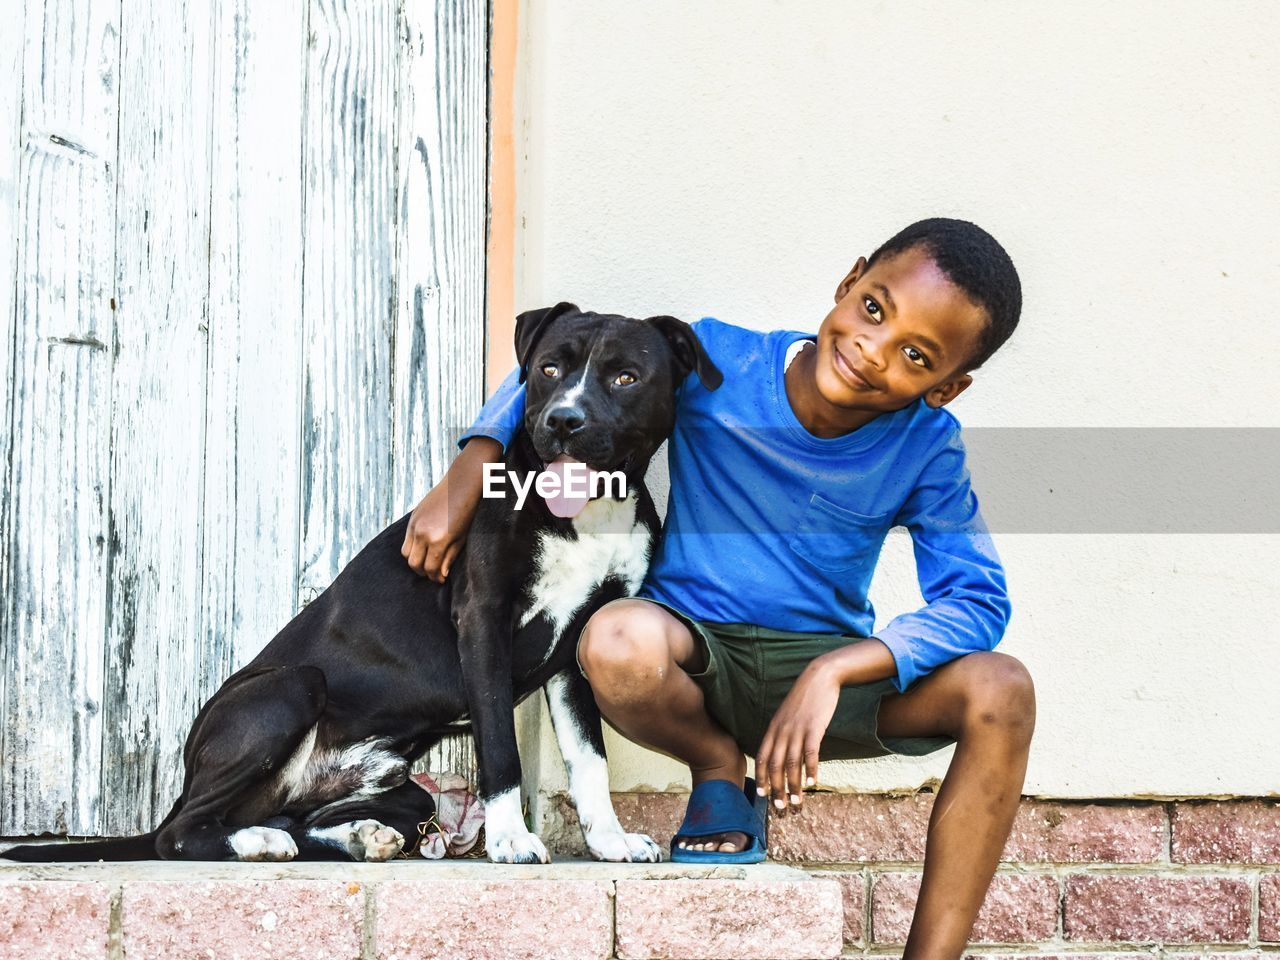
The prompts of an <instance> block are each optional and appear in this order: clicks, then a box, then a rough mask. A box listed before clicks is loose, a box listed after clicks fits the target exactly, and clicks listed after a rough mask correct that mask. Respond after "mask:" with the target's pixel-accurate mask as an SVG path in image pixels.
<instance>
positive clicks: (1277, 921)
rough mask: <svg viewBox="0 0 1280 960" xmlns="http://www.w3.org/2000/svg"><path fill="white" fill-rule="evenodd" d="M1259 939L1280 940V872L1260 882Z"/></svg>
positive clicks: (1269, 875)
mask: <svg viewBox="0 0 1280 960" xmlns="http://www.w3.org/2000/svg"><path fill="white" fill-rule="evenodd" d="M1258 939H1259V940H1267V941H1270V942H1272V943H1274V942H1276V941H1280V873H1270V874H1267V875H1266V876H1264V877H1263V878H1262V879H1261V880H1260V881H1259V882H1258Z"/></svg>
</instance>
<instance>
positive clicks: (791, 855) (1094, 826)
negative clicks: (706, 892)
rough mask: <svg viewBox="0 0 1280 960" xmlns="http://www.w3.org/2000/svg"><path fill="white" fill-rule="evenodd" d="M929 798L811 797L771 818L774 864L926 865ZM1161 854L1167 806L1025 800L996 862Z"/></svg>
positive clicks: (1143, 858)
mask: <svg viewBox="0 0 1280 960" xmlns="http://www.w3.org/2000/svg"><path fill="white" fill-rule="evenodd" d="M932 809H933V795H932V794H927V793H922V794H916V795H914V796H907V797H888V796H883V795H879V794H856V793H837V794H816V795H814V796H811V797H809V798H808V799H807V800H806V801H805V808H804V813H802V814H800V815H798V816H787V817H778V818H770V821H769V855H770V856H771V857H772V858H773V859H774V860H784V861H792V862H805V861H809V862H816V863H874V862H885V861H888V862H907V863H911V862H916V863H919V862H921V861H923V860H924V847H925V839H926V837H927V835H928V830H929V814H930V813H931V811H932ZM1163 851H1164V808H1163V807H1162V806H1161V805H1160V804H1157V803H1135V804H1124V805H1109V804H1097V803H1043V802H1038V801H1025V802H1024V803H1023V804H1022V806H1021V808H1020V809H1019V811H1018V815H1017V818H1016V819H1015V820H1014V824H1013V829H1012V831H1011V832H1010V834H1009V841H1008V843H1006V844H1005V849H1004V854H1003V856H1002V857H1001V859H1002V860H1003V861H1005V862H1020V863H1153V862H1156V861H1158V860H1159V859H1160V858H1161V855H1162V854H1163Z"/></svg>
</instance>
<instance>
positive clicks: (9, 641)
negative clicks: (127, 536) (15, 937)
mask: <svg viewBox="0 0 1280 960" xmlns="http://www.w3.org/2000/svg"><path fill="white" fill-rule="evenodd" d="M15 14H16V16H15V17H14V19H12V20H10V22H9V29H10V30H11V31H12V33H11V36H13V37H14V38H15V41H14V42H12V43H6V44H3V45H0V250H3V251H5V253H4V256H3V257H2V258H0V373H3V374H4V377H5V381H4V382H5V389H4V405H3V409H0V471H3V476H4V480H5V483H4V487H3V489H0V597H5V598H8V597H12V596H13V577H12V564H11V562H10V558H11V556H12V537H11V535H10V533H9V530H10V524H11V523H12V522H13V519H14V517H13V514H12V509H13V496H12V485H11V477H10V474H9V462H10V438H11V433H10V430H9V427H10V424H11V423H12V420H13V412H14V409H13V408H14V399H15V392H14V385H15V382H16V377H15V374H14V369H13V338H14V328H15V325H16V323H17V291H18V263H19V259H18V255H19V250H20V247H19V240H18V234H19V220H18V169H19V165H20V164H19V157H20V153H19V149H20V148H19V143H20V141H21V123H22V86H23V85H22V73H23V69H22V68H23V50H24V43H23V37H24V34H23V22H24V20H25V17H26V9H25V6H24V5H23V4H18V7H17V10H16V11H15ZM11 608H12V604H11V603H10V602H9V601H8V600H7V599H6V600H5V601H4V602H0V777H4V776H5V773H6V771H5V765H4V759H3V758H4V757H5V756H6V755H7V752H6V747H5V738H6V736H8V735H9V734H8V731H9V727H10V724H9V722H8V717H9V708H8V682H7V681H6V678H5V675H6V673H7V672H8V669H7V667H6V663H5V661H6V660H7V659H8V657H10V656H12V655H13V654H14V653H15V652H16V651H17V646H16V643H15V642H14V639H13V637H12V635H11V633H10V616H9V610H10V609H11ZM6 782H7V779H6ZM14 802H15V801H14V800H12V799H9V798H0V835H3V833H4V832H5V826H6V823H7V822H8V817H7V814H6V811H8V810H10V809H11V808H12V805H13V803H14Z"/></svg>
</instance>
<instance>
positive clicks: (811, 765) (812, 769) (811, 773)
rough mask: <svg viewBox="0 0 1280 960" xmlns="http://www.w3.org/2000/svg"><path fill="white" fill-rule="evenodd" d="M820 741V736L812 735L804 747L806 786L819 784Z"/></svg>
mask: <svg viewBox="0 0 1280 960" xmlns="http://www.w3.org/2000/svg"><path fill="white" fill-rule="evenodd" d="M818 743H819V738H817V737H811V738H810V740H809V742H808V744H807V745H806V746H805V748H804V776H805V781H804V786H806V787H816V786H817V785H818Z"/></svg>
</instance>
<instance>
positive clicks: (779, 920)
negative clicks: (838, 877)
mask: <svg viewBox="0 0 1280 960" xmlns="http://www.w3.org/2000/svg"><path fill="white" fill-rule="evenodd" d="M616 930H617V942H616V947H615V949H616V950H617V955H618V956H619V957H621V958H624V960H649V958H666V960H684V958H698V957H737V958H741V960H752V958H757V957H759V958H765V957H768V958H778V960H786V958H796V960H804V958H808V960H814V958H820V957H837V956H839V955H840V950H841V946H842V944H841V902H840V885H839V884H838V883H834V882H832V881H827V880H799V881H796V880H688V879H680V880H619V881H618V884H617V905H616Z"/></svg>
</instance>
